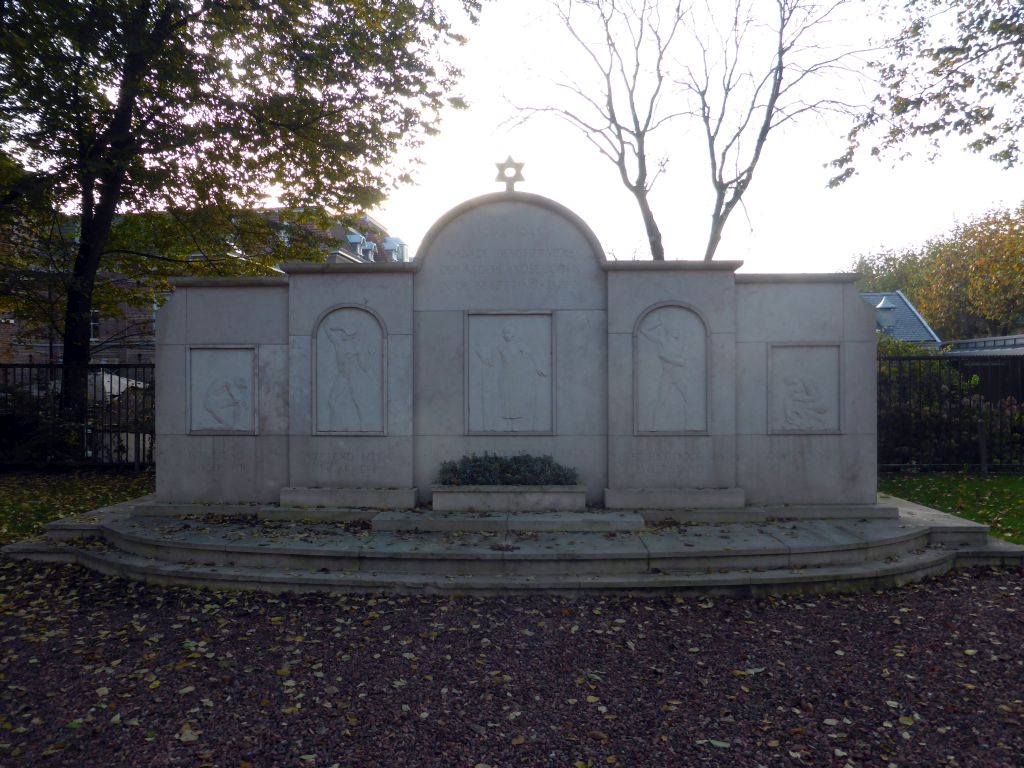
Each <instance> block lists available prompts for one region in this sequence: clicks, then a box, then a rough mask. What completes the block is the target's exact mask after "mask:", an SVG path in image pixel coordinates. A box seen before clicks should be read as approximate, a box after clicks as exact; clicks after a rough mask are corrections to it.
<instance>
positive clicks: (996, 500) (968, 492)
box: [878, 472, 1024, 544]
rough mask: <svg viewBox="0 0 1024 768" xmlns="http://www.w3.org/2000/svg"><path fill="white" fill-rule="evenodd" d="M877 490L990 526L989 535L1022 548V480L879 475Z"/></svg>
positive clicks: (932, 474) (942, 474)
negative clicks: (991, 534)
mask: <svg viewBox="0 0 1024 768" xmlns="http://www.w3.org/2000/svg"><path fill="white" fill-rule="evenodd" d="M878 490H879V491H881V492H882V493H889V494H892V495H893V496H899V497H900V498H901V499H907V500H908V501H914V502H917V503H918V504H923V505H924V506H926V507H931V508H932V509H938V510H941V511H942V512H949V513H951V514H954V515H959V516H960V517H965V518H967V519H968V520H975V521H977V522H979V523H985V524H986V525H989V526H991V528H992V533H993V534H995V535H997V536H999V537H1000V538H1003V539H1006V540H1007V541H1012V542H1014V543H1016V544H1024V476H1021V475H1017V474H1006V475H996V474H993V475H989V476H988V477H981V476H980V475H967V474H963V473H958V472H926V473H921V474H887V475H879V477H878Z"/></svg>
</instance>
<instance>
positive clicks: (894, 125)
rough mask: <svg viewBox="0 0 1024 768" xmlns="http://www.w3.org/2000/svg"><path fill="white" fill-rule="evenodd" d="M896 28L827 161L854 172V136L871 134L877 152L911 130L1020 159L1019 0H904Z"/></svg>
mask: <svg viewBox="0 0 1024 768" xmlns="http://www.w3.org/2000/svg"><path fill="white" fill-rule="evenodd" d="M902 13H903V19H902V20H901V23H900V33H899V34H898V35H897V36H896V37H894V38H892V39H891V40H890V41H889V45H888V51H889V58H888V60H886V61H883V62H879V63H878V64H876V67H877V71H878V74H879V80H880V82H881V92H880V93H879V95H878V96H877V98H876V99H875V104H874V105H873V106H872V107H871V109H869V110H868V111H867V112H866V113H864V114H863V115H861V117H860V118H859V119H858V121H857V123H856V125H855V126H854V128H853V130H852V131H851V132H850V146H849V149H848V151H847V152H846V154H845V155H843V157H841V158H839V159H837V160H836V161H834V162H833V165H834V166H835V167H836V168H839V169H841V173H840V174H839V175H837V176H836V177H835V178H834V179H833V180H832V185H833V186H834V185H836V184H839V183H841V182H842V181H844V180H846V179H848V178H849V177H850V176H852V175H853V174H854V173H855V172H856V168H855V167H854V165H853V162H854V157H855V155H856V152H857V150H858V148H859V145H860V143H861V141H862V140H863V139H864V138H865V137H868V136H872V135H877V136H878V138H877V140H875V142H874V145H873V146H872V147H871V154H873V155H878V154H880V153H882V152H884V151H886V150H889V149H892V148H894V147H896V146H899V145H901V144H903V143H904V142H905V141H907V140H908V139H911V138H913V137H918V136H920V137H925V138H927V139H928V140H930V141H931V142H932V145H933V147H936V148H937V147H938V144H939V142H940V141H941V140H942V139H943V138H944V137H947V136H950V135H953V136H960V137H963V138H964V139H965V140H966V147H967V148H968V149H970V150H972V151H974V152H986V151H987V152H989V153H990V155H989V156H990V157H991V158H992V159H993V160H995V161H996V162H999V163H1002V164H1003V165H1005V166H1007V167H1010V166H1013V165H1016V164H1017V163H1018V162H1019V161H1020V151H1021V148H1020V142H1019V136H1020V134H1021V131H1022V130H1024V90H1022V89H1020V88H1019V87H1018V86H1019V84H1020V78H1021V76H1022V75H1024V6H1022V5H1021V3H1020V2H1019V0H905V2H904V3H903V10H902Z"/></svg>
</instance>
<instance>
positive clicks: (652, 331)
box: [633, 304, 708, 434]
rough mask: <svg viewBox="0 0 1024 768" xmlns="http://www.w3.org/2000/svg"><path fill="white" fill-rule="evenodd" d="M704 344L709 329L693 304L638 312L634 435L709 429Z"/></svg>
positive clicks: (706, 343)
mask: <svg viewBox="0 0 1024 768" xmlns="http://www.w3.org/2000/svg"><path fill="white" fill-rule="evenodd" d="M707 349H708V341H707V329H706V328H705V326H704V322H703V320H701V318H700V316H699V315H698V314H697V313H696V312H694V311H693V310H691V309H688V308H686V307H682V306H679V305H675V304H663V305H657V306H655V307H652V308H651V309H649V310H647V312H645V313H644V314H643V315H641V316H640V319H639V321H638V322H637V324H636V328H635V330H634V332H633V355H634V363H633V370H634V375H635V380H634V386H633V398H634V402H633V413H634V418H635V430H636V432H637V434H679V433H691V432H696V433H703V432H706V431H707V427H708V408H707V402H708V398H707V390H708V353H707Z"/></svg>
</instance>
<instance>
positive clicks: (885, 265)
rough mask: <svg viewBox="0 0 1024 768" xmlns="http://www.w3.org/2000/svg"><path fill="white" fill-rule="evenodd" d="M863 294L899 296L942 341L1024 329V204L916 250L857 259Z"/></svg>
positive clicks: (975, 221) (958, 228)
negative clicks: (893, 293) (903, 296)
mask: <svg viewBox="0 0 1024 768" xmlns="http://www.w3.org/2000/svg"><path fill="white" fill-rule="evenodd" d="M853 269H854V271H856V272H859V273H860V274H861V276H862V277H861V281H860V283H859V286H860V289H861V290H863V291H895V290H902V291H903V292H904V293H905V294H906V295H907V297H908V298H909V299H910V300H911V301H912V302H913V303H914V304H915V306H916V307H917V308H918V310H920V312H921V314H922V315H924V316H925V318H927V320H928V323H929V324H930V325H931V326H932V327H933V328H934V329H935V331H936V333H938V334H939V336H940V337H941V338H944V339H963V338H971V337H975V336H990V335H1002V334H1008V333H1012V332H1014V331H1015V330H1017V329H1018V328H1020V327H1022V326H1024V206H1021V207H1020V208H1017V209H1016V210H1011V211H991V212H989V213H987V214H985V215H983V216H980V217H978V218H976V219H973V220H971V221H968V222H966V223H964V224H960V225H957V226H956V227H955V228H954V229H953V230H952V231H950V232H949V233H948V234H946V235H943V236H941V237H936V238H933V239H932V240H929V241H928V242H927V243H925V244H924V245H923V246H922V247H921V248H919V249H917V250H907V251H902V252H893V251H887V252H883V253H880V254H875V255H872V256H862V257H860V258H859V259H858V260H857V261H856V262H855V263H854V265H853Z"/></svg>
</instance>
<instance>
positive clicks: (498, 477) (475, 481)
mask: <svg viewBox="0 0 1024 768" xmlns="http://www.w3.org/2000/svg"><path fill="white" fill-rule="evenodd" d="M438 482H439V483H440V484H441V485H576V484H577V483H578V482H579V475H578V474H577V472H576V470H575V469H574V468H573V467H566V466H563V465H562V464H559V463H558V462H557V461H555V460H554V459H553V458H551V457H550V456H531V455H529V454H523V455H520V456H495V455H493V454H490V453H484V455H483V456H477V455H476V454H475V453H474V454H473V455H471V456H463V457H462V458H461V459H459V460H458V461H446V462H444V463H443V464H441V472H440V475H439V476H438Z"/></svg>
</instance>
